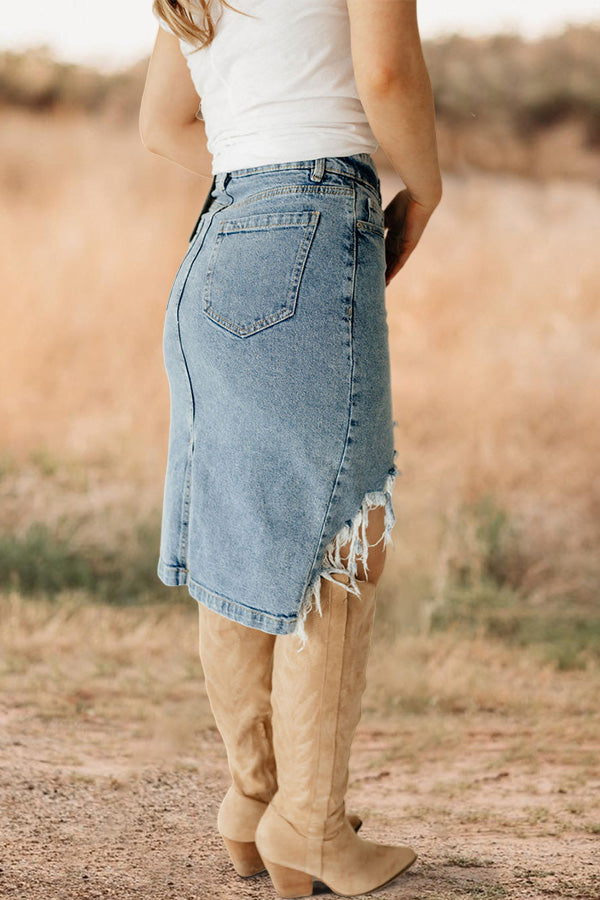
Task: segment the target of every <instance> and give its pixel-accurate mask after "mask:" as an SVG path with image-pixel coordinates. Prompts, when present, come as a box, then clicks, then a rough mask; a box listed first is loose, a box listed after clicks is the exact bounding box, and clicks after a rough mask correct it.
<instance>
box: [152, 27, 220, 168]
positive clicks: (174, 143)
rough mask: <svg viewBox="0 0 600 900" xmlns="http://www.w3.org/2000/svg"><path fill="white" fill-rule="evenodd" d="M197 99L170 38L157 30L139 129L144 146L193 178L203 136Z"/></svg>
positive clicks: (201, 155)
mask: <svg viewBox="0 0 600 900" xmlns="http://www.w3.org/2000/svg"><path fill="white" fill-rule="evenodd" d="M198 106H199V97H198V94H197V92H196V88H195V87H194V84H193V82H192V78H191V75H190V70H189V68H188V65H187V62H186V60H185V57H184V55H183V54H182V52H181V48H180V46H179V40H178V38H176V37H175V36H174V35H172V34H170V33H169V32H168V31H165V30H164V29H163V28H159V29H158V34H157V35H156V40H155V42H154V49H153V51H152V55H151V57H150V63H149V65H148V74H147V75H146V84H145V86H144V94H143V96H142V102H141V105H140V115H139V128H140V137H141V139H142V143H143V145H144V147H146V148H147V149H148V150H150V152H151V153H156V154H157V155H158V156H163V157H165V159H170V160H171V161H172V162H174V163H177V164H178V165H180V166H183V168H185V169H189V170H190V172H194V173H195V174H196V175H203V176H204V177H206V178H211V177H212V175H211V174H209V173H208V172H206V171H205V169H206V163H205V162H204V161H205V159H206V135H205V133H204V127H203V124H202V122H200V121H199V120H198V119H197V118H196V113H197V112H198Z"/></svg>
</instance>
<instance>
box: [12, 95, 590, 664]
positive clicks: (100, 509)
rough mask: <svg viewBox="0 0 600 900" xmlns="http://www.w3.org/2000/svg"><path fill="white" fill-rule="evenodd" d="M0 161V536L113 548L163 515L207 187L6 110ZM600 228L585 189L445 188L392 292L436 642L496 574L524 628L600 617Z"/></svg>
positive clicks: (409, 471) (411, 527) (405, 618)
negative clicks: (177, 346)
mask: <svg viewBox="0 0 600 900" xmlns="http://www.w3.org/2000/svg"><path fill="white" fill-rule="evenodd" d="M0 152H1V154H2V157H3V160H4V163H5V164H4V167H3V171H2V175H1V177H0V193H1V196H2V201H3V208H4V210H5V213H7V214H6V215H5V216H4V217H3V218H2V221H1V223H0V272H1V276H0V277H1V284H2V289H3V290H2V293H3V298H4V302H3V304H2V306H1V307H0V334H2V335H3V338H2V348H1V352H0V380H1V382H2V384H3V386H4V388H5V389H4V390H3V392H2V394H1V395H0V427H1V433H2V451H3V461H2V475H3V477H2V478H1V479H0V491H1V496H2V504H1V511H0V521H1V524H2V531H3V532H4V533H15V534H17V533H18V534H23V533H24V532H25V531H26V529H27V528H28V526H29V525H30V524H31V523H32V522H41V523H45V524H46V525H47V526H48V527H49V528H50V529H54V528H55V527H59V526H60V523H61V522H65V521H66V522H71V523H76V526H77V533H76V542H78V543H79V544H81V543H86V542H87V543H91V544H96V545H104V546H106V545H109V544H111V542H112V543H113V544H115V543H116V542H119V544H120V543H121V542H124V543H126V542H127V535H128V534H130V535H131V534H132V533H133V530H132V526H133V525H134V523H137V522H146V521H148V520H150V519H151V518H152V516H153V515H154V514H155V513H156V510H157V509H158V507H159V505H160V501H161V493H162V481H163V476H164V463H165V457H166V444H167V425H168V389H167V381H166V376H165V373H164V369H163V362H162V347H161V333H162V323H163V315H164V308H165V305H166V301H167V298H168V292H169V289H170V286H171V283H172V280H173V277H174V274H175V271H176V268H177V266H178V264H179V262H180V260H181V258H182V256H183V254H184V252H185V249H186V247H187V239H188V236H189V232H190V230H191V227H192V225H193V223H194V221H195V219H196V216H197V213H198V210H199V208H200V207H201V205H202V202H203V200H204V196H205V192H206V189H207V186H208V179H202V178H197V177H195V176H193V175H191V174H190V173H188V172H186V171H185V170H183V169H180V168H178V167H176V166H173V165H171V164H169V163H167V162H165V161H162V160H159V159H157V158H155V157H153V156H151V154H149V153H148V152H147V151H145V150H144V148H143V147H142V145H141V142H140V140H139V136H138V134H137V130H136V129H135V128H131V127H129V128H123V127H118V128H117V127H114V128H109V127H106V128H103V129H102V130H100V129H99V128H98V127H97V126H96V125H95V124H94V120H92V119H86V118H81V117H79V116H76V115H70V114H64V115H56V116H53V117H52V118H49V119H44V118H43V117H39V116H31V115H28V114H26V113H24V112H19V111H12V112H11V113H10V114H6V115H5V117H4V121H3V129H2V132H1V133H0ZM208 168H209V165H208V159H207V171H208ZM382 186H383V192H384V201H387V200H388V199H390V198H391V196H392V193H393V192H394V191H395V190H396V189H397V188H398V187H399V184H398V182H397V180H395V179H393V178H391V177H390V176H389V174H386V173H385V172H382ZM599 212H600V203H599V200H598V194H597V192H596V191H595V190H594V188H593V187H592V186H589V185H587V184H585V183H584V182H574V181H570V182H568V181H561V180H553V181H549V182H548V183H546V184H539V183H538V184H536V183H531V182H529V181H526V180H523V179H519V178H514V177H508V176H503V177H491V176H485V175H477V174H475V173H473V172H471V173H469V174H467V175H465V176H461V177H458V176H456V175H451V174H447V175H446V176H445V193H444V198H443V201H442V204H441V206H440V207H439V209H438V210H437V211H436V213H435V215H434V217H433V218H432V220H431V222H430V224H429V226H428V229H427V231H426V233H425V235H424V237H423V240H422V242H421V245H420V246H419V247H418V248H417V250H416V252H415V253H414V255H413V257H412V258H411V259H410V261H409V262H408V264H407V266H406V267H405V269H404V270H403V271H402V272H401V273H400V275H399V276H398V277H397V278H396V279H395V281H394V282H393V283H392V285H391V287H390V289H389V292H388V310H389V324H390V342H391V349H392V365H393V387H394V402H395V415H396V418H397V420H398V423H399V427H398V429H397V433H396V439H397V447H398V450H399V457H400V459H399V462H400V466H401V468H402V470H403V476H402V477H401V478H400V479H399V483H398V486H397V490H396V509H397V518H398V524H397V526H396V530H395V551H394V552H393V553H392V554H391V555H390V561H389V564H388V567H387V570H386V573H385V575H384V583H383V584H382V598H383V606H384V612H385V619H386V621H387V622H388V623H393V625H394V627H395V628H396V627H398V626H399V625H402V626H403V627H405V626H407V625H408V626H410V627H411V628H423V627H424V628H425V630H427V629H428V628H429V627H430V626H431V624H432V622H433V621H434V620H435V617H436V615H437V614H438V613H440V611H441V612H442V613H444V615H445V612H444V610H445V609H446V607H447V603H448V597H449V595H450V594H451V589H453V586H455V585H456V584H457V583H459V585H460V589H461V591H462V592H463V595H464V593H465V591H467V592H469V591H470V593H471V595H474V594H475V593H477V591H478V590H479V587H478V584H479V582H480V581H482V580H485V578H487V577H488V575H489V573H488V574H486V572H487V570H490V571H492V574H493V576H494V584H493V585H492V590H493V591H495V592H496V593H497V592H498V591H505V590H508V591H510V592H512V594H513V595H514V598H515V599H516V600H517V601H518V603H520V604H522V603H523V602H524V598H527V603H528V610H529V612H530V614H531V615H532V616H537V617H538V618H540V616H539V613H540V612H541V611H547V610H548V608H549V604H550V605H551V604H559V605H560V604H562V607H563V609H565V608H569V609H571V610H575V609H576V610H577V612H578V614H581V615H582V616H583V617H585V616H588V617H596V618H597V614H598V604H597V598H598V592H599V590H600V562H599V560H598V555H597V552H596V548H597V546H598V541H599V538H600V524H599V523H600V516H599V515H598V511H599V507H600V493H599V485H600V478H599V468H598V467H599V459H600V453H599V450H600V431H599V429H598V428H597V403H596V397H597V396H598V390H599V387H600V362H599V360H600V354H599V353H598V350H599V344H600V326H599V321H600V320H599V318H598V314H597V313H598V284H599V283H600V263H599V261H598V256H597V254H596V253H595V229H594V224H595V222H596V221H597V220H598V215H599ZM486 497H489V498H491V500H492V503H493V507H494V508H495V509H497V510H498V511H499V513H498V514H499V515H500V516H504V517H505V518H506V520H507V522H508V523H509V526H510V529H513V530H514V532H515V535H516V537H512V538H511V540H512V544H511V546H509V547H508V549H507V548H506V547H504V546H503V545H502V546H500V545H499V546H494V545H493V542H494V541H496V542H497V543H498V541H500V539H499V538H497V537H494V535H493V522H492V523H491V525H489V524H488V525H487V526H486V527H487V530H488V532H489V535H488V536H487V537H485V539H484V540H483V544H484V545H485V543H486V541H487V545H485V546H483V545H482V537H481V533H480V532H481V527H480V524H478V522H477V520H476V516H475V515H474V513H473V509H474V506H475V505H476V504H477V503H478V502H479V501H480V500H481V499H482V498H484V499H485V498H486ZM484 524H485V523H484ZM502 540H504V539H503V538H502ZM501 543H502V541H500V544H501ZM152 564H153V563H152ZM465 573H467V575H468V578H466V575H465ZM466 581H467V582H468V584H467V585H466V587H465V583H466ZM486 590H487V587H486ZM480 593H481V592H480ZM478 596H479V594H478ZM453 602H454V601H453ZM461 602H463V601H462V600H461ZM470 602H471V601H469V603H470ZM479 603H480V606H481V603H484V605H485V603H487V600H485V598H484V599H483V600H480V601H479ZM463 606H464V604H463ZM469 608H470V607H469ZM542 618H543V617H542ZM503 627H504V626H503ZM580 663H581V661H580Z"/></svg>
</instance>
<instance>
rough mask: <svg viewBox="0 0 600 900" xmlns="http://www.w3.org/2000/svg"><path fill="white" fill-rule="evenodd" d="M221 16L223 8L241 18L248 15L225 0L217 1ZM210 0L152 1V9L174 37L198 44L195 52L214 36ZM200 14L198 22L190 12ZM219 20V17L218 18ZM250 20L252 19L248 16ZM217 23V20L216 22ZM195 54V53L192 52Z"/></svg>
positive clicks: (206, 44)
mask: <svg viewBox="0 0 600 900" xmlns="http://www.w3.org/2000/svg"><path fill="white" fill-rule="evenodd" d="M217 3H218V5H219V8H220V10H221V14H222V13H223V7H224V6H227V7H228V8H229V9H232V10H234V12H239V13H240V14H241V15H242V16H247V15H249V13H245V12H242V10H241V9H236V8H235V6H231V5H230V4H229V3H228V2H227V0H217ZM211 5H212V0H153V3H152V9H153V11H154V12H155V13H157V15H159V16H160V18H161V19H164V21H165V22H166V23H167V25H169V26H170V28H171V29H172V30H173V32H174V33H175V35H176V36H177V37H178V38H181V40H183V41H186V42H187V43H188V44H198V46H197V47H196V50H200V49H201V48H202V47H207V46H208V45H209V44H210V43H211V41H212V39H213V38H214V36H215V22H214V20H213V17H212V13H211V10H210V7H211ZM194 9H195V10H196V12H200V17H199V19H200V22H201V24H198V21H197V19H194V17H193V16H192V10H194ZM219 18H220V17H219ZM250 18H254V17H253V16H250ZM217 21H218V20H217ZM193 52H196V51H193Z"/></svg>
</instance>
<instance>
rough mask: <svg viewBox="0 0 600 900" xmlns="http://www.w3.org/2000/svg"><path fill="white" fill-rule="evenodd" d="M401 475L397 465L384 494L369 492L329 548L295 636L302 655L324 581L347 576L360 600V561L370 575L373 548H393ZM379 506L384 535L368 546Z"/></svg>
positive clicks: (300, 614)
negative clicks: (346, 549)
mask: <svg viewBox="0 0 600 900" xmlns="http://www.w3.org/2000/svg"><path fill="white" fill-rule="evenodd" d="M396 455H397V451H394V458H395V457H396ZM400 474H401V473H400V470H399V469H398V468H397V467H396V465H393V466H392V468H391V469H390V470H389V472H388V475H387V478H386V480H385V484H384V486H383V489H382V490H381V491H369V492H368V493H367V494H365V496H364V497H363V501H362V504H361V507H360V509H359V511H358V512H357V514H356V515H355V516H354V518H353V519H351V520H350V521H348V522H346V524H345V525H344V526H343V527H342V528H341V529H340V530H339V531H338V533H337V534H336V535H335V537H334V538H333V539H332V540H331V541H330V542H329V544H328V545H327V547H326V548H325V552H324V554H323V560H322V564H321V569H320V571H318V572H317V573H316V574H315V575H314V577H313V578H312V580H311V582H310V584H309V586H308V587H307V589H306V591H305V593H304V597H303V598H302V603H301V604H300V609H299V611H298V621H297V624H296V628H295V629H294V631H293V634H295V635H297V637H298V638H299V639H300V641H301V646H300V647H299V648H298V652H300V651H301V650H303V649H304V647H305V646H306V642H307V635H306V629H305V627H304V623H305V621H306V617H307V615H308V613H309V612H311V610H312V609H313V608H314V607H316V609H317V611H318V613H319V615H320V616H322V615H323V611H322V609H321V578H327V579H328V580H329V581H336V579H335V578H333V577H332V576H333V575H334V574H340V575H347V576H348V579H349V583H348V587H347V590H348V591H351V592H352V593H353V594H356V595H357V596H358V597H360V587H359V584H360V582H359V581H358V579H357V577H356V574H357V557H359V558H360V561H361V563H362V565H363V569H364V573H365V575H367V574H368V568H367V562H368V551H369V548H370V547H376V546H377V544H379V543H380V542H381V541H383V546H384V547H387V545H388V544H390V543H391V544H392V546H393V543H394V542H393V541H392V535H391V532H392V528H393V527H394V524H395V522H396V517H395V515H394V508H393V505H392V492H393V489H394V483H395V480H396V478H397V476H398V475H400ZM378 506H383V507H385V517H384V531H383V534H382V536H381V537H380V538H379V540H378V541H377V542H376V543H375V544H368V543H367V525H368V521H369V510H371V509H374V508H375V507H378ZM348 542H350V550H349V554H348V560H347V566H344V563H343V562H342V558H341V550H342V547H344V546H345V544H347V543H348Z"/></svg>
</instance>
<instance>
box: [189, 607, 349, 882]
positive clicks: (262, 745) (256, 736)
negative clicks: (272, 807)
mask: <svg viewBox="0 0 600 900" xmlns="http://www.w3.org/2000/svg"><path fill="white" fill-rule="evenodd" d="M198 607H199V616H200V622H199V630H200V639H199V652H200V661H201V663H202V669H203V672H204V680H205V684H206V693H207V695H208V699H209V703H210V706H211V709H212V712H213V715H214V718H215V722H216V725H217V728H218V730H219V732H220V734H221V737H222V738H223V743H224V744H225V749H226V751H227V761H228V763H229V771H230V773H231V780H232V783H231V786H230V787H229V789H228V791H227V793H226V794H225V797H224V798H223V801H222V803H221V806H220V808H219V813H218V818H217V826H218V829H219V832H220V834H221V836H222V838H223V841H224V843H225V846H226V847H227V850H228V852H229V855H230V857H231V861H232V863H233V866H234V868H235V870H236V872H237V873H238V875H241V876H242V877H244V878H247V877H250V876H252V875H256V874H258V873H259V872H264V870H265V865H264V863H263V861H262V859H261V857H260V855H259V853H258V851H257V849H256V844H255V842H254V835H255V832H256V826H257V825H258V823H259V821H260V818H261V816H262V815H263V813H264V811H265V809H266V808H267V805H268V803H269V801H270V800H271V798H272V797H273V795H274V793H275V791H276V789H277V774H276V766H275V757H274V753H273V741H272V730H271V673H272V668H273V651H274V647H275V635H273V634H266V633H265V632H263V631H259V630H258V629H256V628H249V627H247V626H245V625H241V624H239V623H238V622H234V621H232V620H231V619H227V618H226V617H225V616H222V615H220V614H219V613H216V612H214V611H213V610H210V609H208V608H207V607H206V606H204V605H203V604H201V603H198ZM349 818H350V824H351V826H352V827H353V828H356V829H358V828H360V825H361V824H362V823H361V820H360V819H359V817H358V816H351V817H349Z"/></svg>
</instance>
